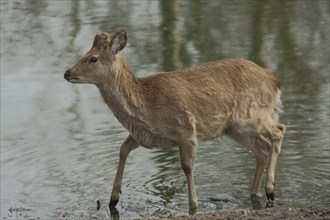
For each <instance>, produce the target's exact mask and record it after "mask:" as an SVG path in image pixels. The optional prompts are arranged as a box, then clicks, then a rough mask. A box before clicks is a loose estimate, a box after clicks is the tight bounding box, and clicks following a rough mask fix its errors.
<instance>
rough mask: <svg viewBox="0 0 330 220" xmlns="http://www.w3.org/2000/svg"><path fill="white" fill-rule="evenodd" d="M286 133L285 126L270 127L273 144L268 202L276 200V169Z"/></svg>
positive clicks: (268, 178)
mask: <svg viewBox="0 0 330 220" xmlns="http://www.w3.org/2000/svg"><path fill="white" fill-rule="evenodd" d="M284 133H285V126H284V125H283V124H280V123H277V122H276V123H272V124H270V125H269V130H268V135H269V139H270V141H271V143H272V148H271V152H270V159H269V163H268V173H267V179H266V188H265V190H266V196H267V199H268V201H270V200H272V201H273V200H274V197H275V196H274V185H275V181H274V178H275V168H276V162H277V158H278V155H279V153H280V151H281V146H282V142H283V137H284Z"/></svg>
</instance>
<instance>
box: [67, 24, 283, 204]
mask: <svg viewBox="0 0 330 220" xmlns="http://www.w3.org/2000/svg"><path fill="white" fill-rule="evenodd" d="M126 41H127V35H126V31H125V30H116V31H114V32H112V33H111V34H107V33H102V34H100V35H96V36H95V39H94V42H93V47H92V49H91V50H90V51H89V52H88V53H87V54H86V55H85V56H83V57H82V58H81V60H80V61H79V62H78V63H77V64H76V65H75V66H73V67H72V68H71V69H69V70H68V71H67V72H66V73H65V78H66V79H67V80H68V81H70V82H73V83H92V84H95V85H96V86H97V87H98V88H99V90H100V92H101V94H102V96H103V98H104V101H105V103H106V104H107V105H108V106H109V108H110V109H111V111H112V112H113V114H114V115H115V116H116V118H117V119H118V120H119V121H120V122H121V123H122V124H123V126H124V127H125V128H126V129H127V130H128V131H129V133H130V135H129V137H128V138H127V139H126V141H125V142H124V143H123V145H122V147H121V152H120V162H119V166H118V171H117V175H116V179H115V182H114V187H113V191H112V196H111V202H110V205H116V203H117V201H118V199H119V192H120V188H121V179H122V175H123V171H124V165H125V161H126V157H127V155H128V154H129V152H130V151H131V150H132V149H135V148H136V147H138V146H139V145H142V146H143V147H146V148H153V147H159V148H167V147H173V146H178V147H179V150H180V157H181V165H182V168H183V170H184V172H185V174H186V176H187V181H188V189H189V204H190V208H191V209H195V208H197V198H196V193H195V188H194V182H193V164H194V159H195V148H196V145H197V143H198V141H200V140H204V139H210V138H215V137H218V136H219V135H221V134H223V133H225V134H227V135H229V136H230V137H232V138H233V139H235V140H236V141H238V142H239V143H241V144H243V145H244V146H246V147H248V148H249V149H250V150H252V151H253V152H254V153H255V155H256V158H257V167H256V174H255V179H254V182H253V185H252V187H251V194H253V195H254V194H256V193H257V192H258V190H259V187H260V183H261V177H262V173H263V171H264V168H265V165H266V161H267V159H269V169H268V177H267V181H266V193H267V197H270V198H271V199H273V184H274V175H275V166H276V161H277V156H278V154H279V152H280V148H281V144H282V140H283V134H284V132H285V126H284V125H282V124H279V123H278V122H277V120H278V115H279V113H281V101H280V90H279V87H280V83H279V81H278V80H277V79H276V78H275V77H274V75H273V74H271V73H270V72H268V71H267V70H265V69H263V68H261V67H259V66H258V65H256V64H255V63H253V62H250V61H247V60H244V59H225V60H220V61H214V62H210V63H207V64H203V65H200V66H196V67H191V68H187V69H183V70H178V71H174V72H169V73H156V74H153V75H150V76H147V77H143V78H138V77H136V76H134V75H133V74H132V71H131V70H130V68H129V67H128V65H127V63H126V61H125V59H124V57H123V55H122V54H121V52H120V51H121V50H122V49H123V48H124V47H125V45H126ZM91 57H96V58H97V61H96V62H92V59H91Z"/></svg>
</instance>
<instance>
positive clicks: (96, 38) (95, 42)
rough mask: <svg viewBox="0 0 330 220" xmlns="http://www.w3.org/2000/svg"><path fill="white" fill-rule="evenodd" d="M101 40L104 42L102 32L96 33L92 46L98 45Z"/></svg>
mask: <svg viewBox="0 0 330 220" xmlns="http://www.w3.org/2000/svg"><path fill="white" fill-rule="evenodd" d="M101 42H102V37H101V34H97V35H95V37H94V42H93V46H92V48H94V47H97V46H98V45H99V44H100V43H101Z"/></svg>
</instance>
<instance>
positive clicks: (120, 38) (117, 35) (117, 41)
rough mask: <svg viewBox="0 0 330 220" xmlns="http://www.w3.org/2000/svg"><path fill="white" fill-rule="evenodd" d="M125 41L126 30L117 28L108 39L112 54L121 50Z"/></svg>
mask: <svg viewBox="0 0 330 220" xmlns="http://www.w3.org/2000/svg"><path fill="white" fill-rule="evenodd" d="M126 43H127V32H126V30H125V29H120V30H117V31H115V32H114V33H113V36H112V39H111V41H110V49H111V51H112V54H113V55H116V54H117V53H118V52H119V51H121V50H122V49H123V48H124V47H125V46H126Z"/></svg>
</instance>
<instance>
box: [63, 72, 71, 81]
mask: <svg viewBox="0 0 330 220" xmlns="http://www.w3.org/2000/svg"><path fill="white" fill-rule="evenodd" d="M69 76H70V70H67V71H65V73H64V79H66V80H67V79H68V78H69Z"/></svg>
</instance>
